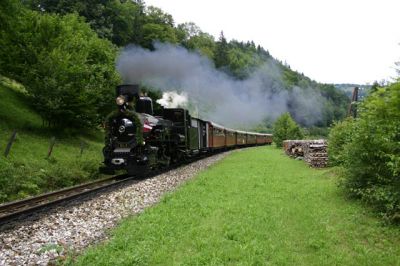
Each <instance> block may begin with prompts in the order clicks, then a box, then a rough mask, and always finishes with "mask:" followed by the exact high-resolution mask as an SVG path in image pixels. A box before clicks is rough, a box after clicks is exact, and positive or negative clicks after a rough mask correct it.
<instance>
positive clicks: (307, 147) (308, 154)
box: [283, 139, 328, 168]
mask: <svg viewBox="0 0 400 266" xmlns="http://www.w3.org/2000/svg"><path fill="white" fill-rule="evenodd" d="M283 149H284V151H285V153H286V154H287V155H289V156H290V157H294V158H296V159H304V161H306V162H307V164H308V165H310V166H311V167H315V168H323V167H326V166H327V164H328V153H327V142H326V140H324V139H318V140H285V141H284V142H283Z"/></svg>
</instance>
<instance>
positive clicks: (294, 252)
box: [70, 147, 400, 265]
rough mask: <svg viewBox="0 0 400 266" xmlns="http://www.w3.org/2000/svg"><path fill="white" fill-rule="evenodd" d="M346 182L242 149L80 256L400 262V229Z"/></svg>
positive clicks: (84, 261)
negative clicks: (349, 193) (355, 198)
mask: <svg viewBox="0 0 400 266" xmlns="http://www.w3.org/2000/svg"><path fill="white" fill-rule="evenodd" d="M336 183H337V177H336V176H335V175H334V174H333V171H332V170H331V169H328V170H315V169H311V168H309V167H308V166H306V165H305V163H304V162H302V161H296V160H292V159H290V158H288V157H286V156H285V155H283V153H282V152H281V151H280V150H278V149H276V148H274V147H258V148H253V149H247V150H243V151H236V152H234V153H233V154H232V155H230V156H229V157H227V158H226V159H224V160H223V161H221V162H219V163H217V164H216V165H214V166H212V167H211V168H209V169H208V170H206V171H204V172H202V173H201V174H200V175H199V176H198V177H197V178H196V179H194V180H192V181H190V182H189V183H187V184H186V185H184V186H182V187H181V188H179V189H178V190H177V191H176V192H174V193H171V194H169V195H167V196H165V197H164V198H163V200H162V201H161V202H160V203H159V204H157V205H156V206H154V207H152V208H149V209H147V210H146V211H145V212H144V213H142V214H140V215H138V216H135V217H131V218H128V219H126V220H124V221H123V222H122V223H121V224H120V226H119V227H118V228H116V229H115V230H114V231H112V237H111V239H110V240H108V241H106V242H105V243H103V244H100V245H97V246H95V247H92V248H89V249H88V250H87V251H86V252H85V253H84V254H83V255H81V256H80V257H77V258H76V260H75V261H74V263H76V264H77V265H135V264H136V265H400V230H399V229H398V228H394V227H389V226H385V225H382V224H381V223H380V221H379V220H378V219H377V218H376V217H374V216H373V214H371V213H372V212H369V211H368V210H367V211H366V208H365V207H364V206H361V205H360V204H359V203H357V202H352V201H348V200H346V199H345V197H344V196H343V194H342V193H341V191H340V190H339V189H338V187H337V185H336ZM70 263H71V264H73V263H72V262H71V261H70Z"/></svg>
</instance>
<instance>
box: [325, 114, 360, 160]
mask: <svg viewBox="0 0 400 266" xmlns="http://www.w3.org/2000/svg"><path fill="white" fill-rule="evenodd" d="M353 128H354V120H353V118H351V117H349V118H347V119H345V120H344V121H340V122H335V123H334V124H333V127H332V129H331V131H330V132H329V136H328V140H329V141H328V155H329V164H330V165H332V166H334V165H342V164H343V163H344V159H345V158H344V157H345V156H344V149H345V145H346V144H349V143H350V142H351V137H352V134H353Z"/></svg>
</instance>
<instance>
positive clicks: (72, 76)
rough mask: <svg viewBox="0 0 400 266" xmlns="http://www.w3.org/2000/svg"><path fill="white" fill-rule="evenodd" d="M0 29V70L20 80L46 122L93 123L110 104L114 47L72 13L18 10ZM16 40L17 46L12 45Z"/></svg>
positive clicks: (114, 79)
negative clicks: (3, 29)
mask: <svg viewBox="0 0 400 266" xmlns="http://www.w3.org/2000/svg"><path fill="white" fill-rule="evenodd" d="M15 21H18V23H15V24H13V25H12V27H10V28H11V29H12V30H11V31H10V32H3V33H2V35H3V36H5V37H6V38H5V39H3V40H2V44H3V46H2V49H1V51H0V58H2V61H1V64H0V72H1V74H3V75H5V76H8V77H10V78H13V79H15V80H17V81H19V82H21V83H22V84H23V85H24V86H25V87H26V89H27V91H28V93H29V96H30V97H31V98H32V105H33V106H34V107H35V108H36V109H37V110H38V112H39V113H40V115H41V116H42V117H43V119H44V120H45V121H47V122H48V123H49V124H52V125H57V126H62V127H84V126H89V125H93V124H98V123H99V122H100V121H101V120H102V118H103V117H104V115H105V114H106V113H108V112H109V111H110V109H111V106H112V98H113V88H114V87H115V85H117V83H119V76H118V75H117V73H116V72H115V69H114V62H115V56H116V49H115V47H114V46H113V45H112V44H111V43H110V42H109V41H107V40H104V39H100V38H98V36H97V34H96V33H95V32H94V31H93V30H91V29H90V27H89V25H88V24H86V23H85V22H83V21H82V18H80V17H78V16H77V15H76V14H70V15H66V16H58V15H55V14H39V13H38V12H35V11H30V10H22V11H20V13H19V14H18V16H17V17H15ZM16 44H17V45H16Z"/></svg>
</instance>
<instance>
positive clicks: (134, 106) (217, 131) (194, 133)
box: [100, 84, 272, 175]
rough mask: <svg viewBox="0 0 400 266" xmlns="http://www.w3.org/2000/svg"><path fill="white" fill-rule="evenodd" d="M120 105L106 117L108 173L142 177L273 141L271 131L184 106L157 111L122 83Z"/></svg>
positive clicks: (136, 87) (134, 88)
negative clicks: (230, 123)
mask: <svg viewBox="0 0 400 266" xmlns="http://www.w3.org/2000/svg"><path fill="white" fill-rule="evenodd" d="M116 104H117V106H118V109H117V110H116V111H114V112H112V113H111V114H109V115H108V117H107V118H106V121H105V130H106V136H105V145H104V148H103V155H104V161H103V165H102V167H101V168H100V170H101V172H102V173H104V174H114V173H115V172H116V171H118V170H124V171H126V172H127V173H128V174H130V175H138V174H143V173H146V172H148V171H151V170H154V169H162V168H165V167H168V166H170V165H172V164H176V163H181V162H184V161H187V160H190V158H194V157H199V156H201V155H207V154H213V153H216V152H221V151H225V150H229V149H235V148H242V147H250V146H256V145H270V144H271V143H272V134H262V133H255V132H246V131H240V130H234V129H230V128H227V127H224V126H222V125H219V124H217V123H215V122H212V121H208V120H203V119H200V118H196V117H194V116H192V115H190V113H189V111H188V110H187V109H184V108H162V112H161V113H160V114H158V115H155V114H154V112H153V102H152V100H151V98H150V97H147V96H145V95H142V94H141V92H140V86H139V85H135V84H124V85H119V86H117V87H116Z"/></svg>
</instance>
